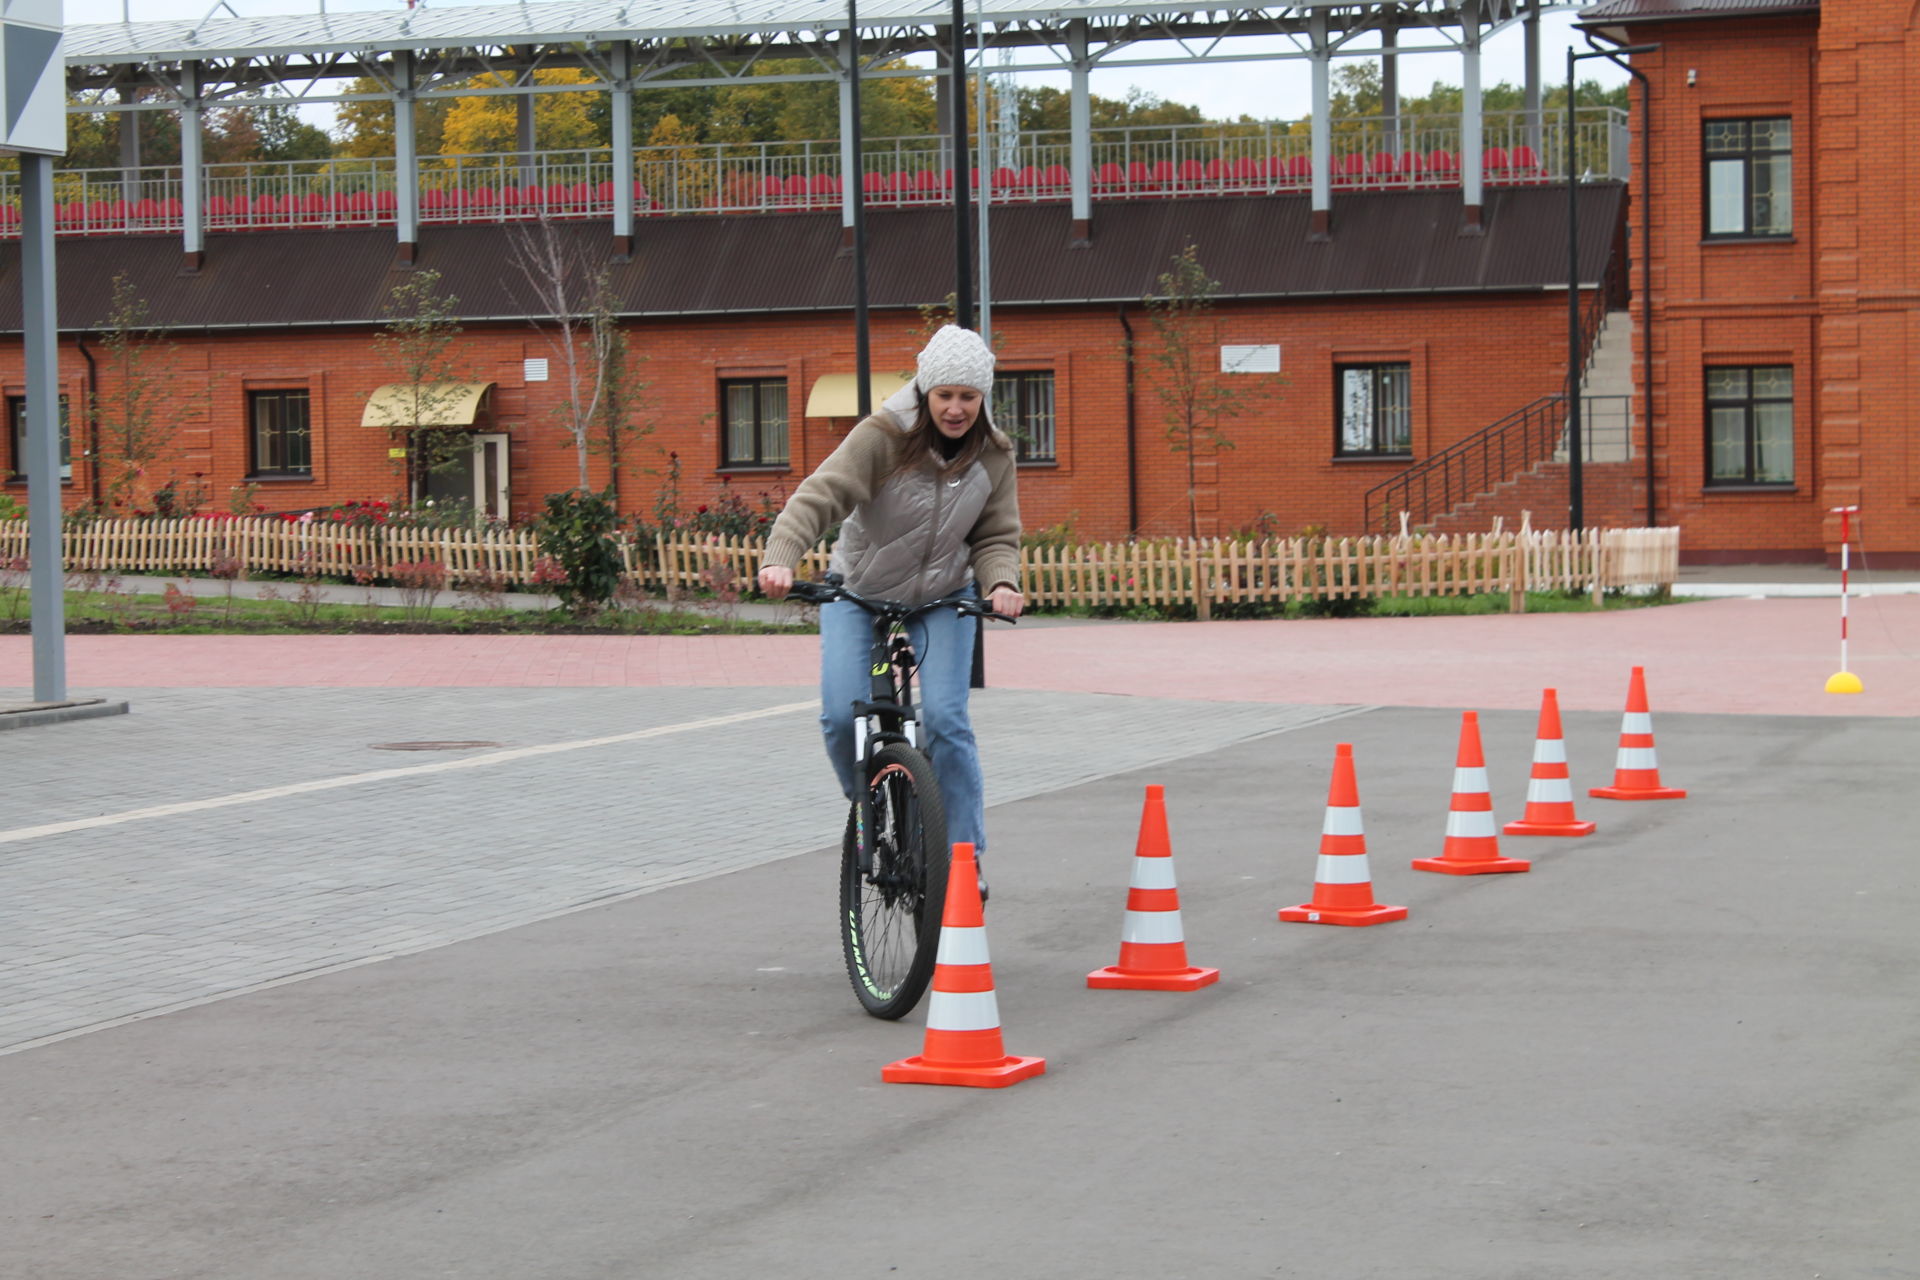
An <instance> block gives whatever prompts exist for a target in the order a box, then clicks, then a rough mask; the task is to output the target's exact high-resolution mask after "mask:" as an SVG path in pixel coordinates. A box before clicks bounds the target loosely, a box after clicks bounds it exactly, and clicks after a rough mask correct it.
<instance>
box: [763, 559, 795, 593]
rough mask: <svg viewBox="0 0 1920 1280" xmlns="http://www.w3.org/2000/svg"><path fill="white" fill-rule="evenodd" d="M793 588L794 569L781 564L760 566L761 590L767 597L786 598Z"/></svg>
mask: <svg viewBox="0 0 1920 1280" xmlns="http://www.w3.org/2000/svg"><path fill="white" fill-rule="evenodd" d="M791 590H793V570H791V569H789V568H787V567H786V566H785V565H779V564H767V565H761V566H760V591H761V594H763V595H765V596H766V597H767V599H769V600H784V599H786V595H787V592H789V591H791Z"/></svg>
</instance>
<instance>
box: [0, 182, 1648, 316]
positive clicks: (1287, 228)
mask: <svg viewBox="0 0 1920 1280" xmlns="http://www.w3.org/2000/svg"><path fill="white" fill-rule="evenodd" d="M1624 197H1625V191H1624V188H1623V187H1621V186H1620V185H1619V184H1617V183H1595V184H1590V185H1587V186H1583V187H1582V188H1581V190H1580V218H1581V227H1582V229H1583V232H1584V234H1583V235H1582V237H1581V263H1582V267H1581V274H1582V277H1583V278H1584V279H1586V280H1597V279H1599V278H1600V276H1601V274H1602V273H1603V270H1604V268H1605V266H1606V263H1607V259H1608V255H1609V254H1610V252H1611V251H1612V246H1613V243H1614V237H1615V232H1616V230H1617V228H1618V226H1619V222H1620V217H1621V214H1622V210H1623V206H1624ZM1484 209H1485V214H1484V217H1485V224H1486V234H1485V235H1482V236H1462V235H1460V234H1459V227H1460V193H1459V191H1458V190H1452V191H1421V192H1357V193H1353V194H1340V195H1336V196H1335V197H1334V206H1333V225H1334V236H1333V238H1332V240H1331V241H1326V242H1314V241H1313V240H1311V239H1310V238H1309V235H1308V230H1309V221H1310V209H1309V203H1308V200H1307V198H1306V197H1305V196H1303V195H1284V196H1243V197H1229V198H1219V199H1181V200H1137V201H1115V202H1102V203H1100V204H1097V205H1095V206H1094V217H1093V231H1094V236H1093V243H1092V246H1091V247H1089V248H1083V249H1071V248H1069V247H1068V230H1069V213H1068V208H1067V206H1066V205H1063V204H1046V205H1028V206H1011V207H1004V208H996V209H995V210H994V212H993V233H994V235H993V240H994V243H993V279H994V298H993V300H994V305H995V306H999V307H1006V306H1020V305H1035V304H1061V303H1087V302H1116V301H1137V300H1138V299H1140V298H1141V297H1143V296H1145V295H1146V294H1148V293H1150V292H1153V291H1154V288H1155V281H1156V279H1157V277H1158V276H1159V275H1160V273H1161V272H1163V271H1165V270H1166V269H1167V267H1168V263H1169V259H1170V258H1172V256H1173V255H1174V254H1176V253H1178V252H1179V251H1180V249H1181V248H1182V247H1184V246H1185V244H1186V243H1187V242H1188V241H1189V240H1190V241H1192V242H1193V243H1194V244H1196V245H1198V246H1199V250H1200V260H1201V262H1202V263H1203V264H1204V265H1205V267H1206V268H1207V271H1208V272H1209V274H1211V275H1213V276H1214V277H1215V278H1217V279H1218V280H1219V282H1220V293H1219V296H1221V297H1222V298H1281V297H1301V298H1308V297H1330V296H1358V295H1370V294H1404V293H1477V292H1488V291H1510V290H1538V289H1541V288H1546V287H1554V286H1557V285H1563V284H1564V283H1565V281H1566V273H1567V256H1566V253H1567V251H1566V217H1567V199H1566V189H1565V188H1564V187H1524V188H1501V189H1494V190H1490V191H1488V193H1487V199H1486V204H1485V206H1484ZM555 230H556V232H557V234H559V235H560V236H561V237H562V238H563V239H565V240H566V241H569V242H573V243H574V244H576V245H577V246H578V247H579V248H580V250H581V251H582V252H584V253H587V254H589V255H591V256H592V257H593V259H594V260H596V261H605V255H606V253H607V251H608V248H609V246H610V244H611V239H612V238H611V236H610V234H609V232H608V224H607V223H605V222H567V223H556V224H555ZM513 234H514V233H513V231H512V230H511V229H510V228H506V227H502V226H498V225H489V226H432V227H428V228H425V229H424V230H423V232H422V235H421V240H420V255H419V263H420V265H421V266H423V267H431V268H433V269H435V270H437V271H439V272H440V273H441V283H442V288H443V289H444V290H446V291H447V292H449V293H452V294H453V295H455V296H456V297H457V298H458V299H459V305H458V308H457V309H458V311H459V312H460V314H461V315H462V317H463V318H465V319H467V320H470V321H481V320H517V319H523V318H525V317H526V316H527V315H528V314H529V312H530V311H531V310H533V308H532V307H530V305H529V303H528V301H527V299H528V296H529V290H528V289H527V288H526V286H525V284H524V282H523V280H522V279H521V277H520V276H519V273H518V272H517V271H516V269H515V268H514V266H513V265H512V239H511V237H512V235H513ZM634 239H635V245H634V253H633V257H632V260H631V261H630V262H626V263H614V264H610V266H609V271H610V273H611V274H610V279H611V284H612V286H613V289H614V291H615V293H616V295H617V297H618V298H619V301H620V307H621V310H622V311H623V312H624V313H626V314H631V315H645V316H673V315H710V314H724V313H729V312H748V313H753V312H773V311H818V310H844V309H847V308H850V307H851V306H852V302H853V263H852V258H851V255H848V254H843V253H842V252H841V250H840V240H841V235H840V219H839V216H838V215H837V214H835V213H827V214H780V215H775V214H765V215H758V216H741V217H688V218H663V219H646V220H642V221H641V222H640V223H639V224H638V226H637V228H636V235H635V238H634ZM58 243H59V248H58V264H57V271H58V282H59V291H60V318H61V327H62V328H63V329H68V330H72V329H90V328H96V327H98V326H99V324H100V323H101V321H102V319H103V318H104V317H105V316H106V314H107V311H108V306H109V300H110V298H111V296H112V291H113V279H114V277H115V276H116V275H117V274H121V273H124V274H125V275H126V276H127V277H128V278H129V279H130V280H131V281H132V282H133V284H134V285H135V287H136V289H137V290H138V293H139V296H140V297H141V298H143V299H144V300H145V302H146V304H147V307H148V309H149V313H150V316H151V319H152V322H153V323H154V324H156V325H159V326H162V327H166V328H176V329H222V328H240V327H248V328H251V327H272V328H284V327H306V326H323V325H366V324H377V323H379V322H380V320H381V318H382V308H383V304H384V303H385V301H386V299H387V296H388V294H389V292H390V291H391V289H392V288H393V286H394V285H395V284H396V283H397V282H398V281H400V280H401V279H404V278H405V276H404V273H403V272H402V271H400V270H399V269H397V268H396V267H395V265H394V238H393V232H392V231H391V229H385V228H361V229H350V230H336V231H287V232H254V233H237V234H231V235H217V236H210V237H209V238H208V244H207V254H206V261H205V265H204V266H203V267H202V268H201V270H200V271H199V272H197V273H195V274H183V273H182V271H181V269H180V267H181V261H182V255H181V248H180V241H179V239H178V238H177V237H175V236H130V237H118V238H107V237H100V238H72V239H62V240H61V241H59V242H58ZM868 245H869V253H868V279H869V281H870V282H871V286H870V287H871V302H872V304H873V305H874V306H876V307H911V306H918V305H921V304H924V303H929V302H938V301H939V300H940V299H942V298H944V297H945V296H946V295H947V294H948V293H949V292H950V291H951V290H952V288H953V285H952V272H953V218H952V214H951V212H950V211H948V210H942V209H918V210H888V211H875V212H873V213H872V214H871V215H870V217H869V219H868ZM19 266H20V251H19V244H18V242H17V241H14V242H9V243H7V244H6V245H5V246H4V248H0V330H14V331H17V330H18V329H19V327H20V318H19V317H20V310H19V308H20V279H19Z"/></svg>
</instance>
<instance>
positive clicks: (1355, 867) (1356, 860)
mask: <svg viewBox="0 0 1920 1280" xmlns="http://www.w3.org/2000/svg"><path fill="white" fill-rule="evenodd" d="M1372 879H1373V876H1372V875H1371V874H1369V873H1368V871H1367V855H1366V854H1364V853H1323V854H1321V855H1320V862H1319V865H1318V866H1317V867H1315V868H1314V872H1313V882H1314V883H1315V884H1367V883H1368V882H1370V881H1371V880H1372Z"/></svg>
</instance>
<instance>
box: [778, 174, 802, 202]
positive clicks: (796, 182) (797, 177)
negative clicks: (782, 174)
mask: <svg viewBox="0 0 1920 1280" xmlns="http://www.w3.org/2000/svg"><path fill="white" fill-rule="evenodd" d="M780 189H781V191H782V193H783V194H784V195H785V196H786V198H787V203H789V204H801V203H803V202H804V201H805V200H806V198H807V175H806V174H804V173H790V174H788V175H787V177H786V181H784V182H783V183H781V187H780Z"/></svg>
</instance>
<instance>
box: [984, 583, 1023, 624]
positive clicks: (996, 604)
mask: <svg viewBox="0 0 1920 1280" xmlns="http://www.w3.org/2000/svg"><path fill="white" fill-rule="evenodd" d="M987 602H988V603H989V604H990V605H992V606H993V611H994V612H995V613H998V614H1004V615H1005V616H1006V617H1009V618H1017V617H1019V616H1020V610H1021V609H1023V608H1025V607H1026V603H1027V601H1026V597H1024V596H1022V595H1021V594H1020V593H1019V592H1018V591H1016V590H1015V589H1014V588H1012V587H1009V586H1005V585H1002V586H998V587H995V588H994V589H993V590H992V591H990V592H988V593H987Z"/></svg>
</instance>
